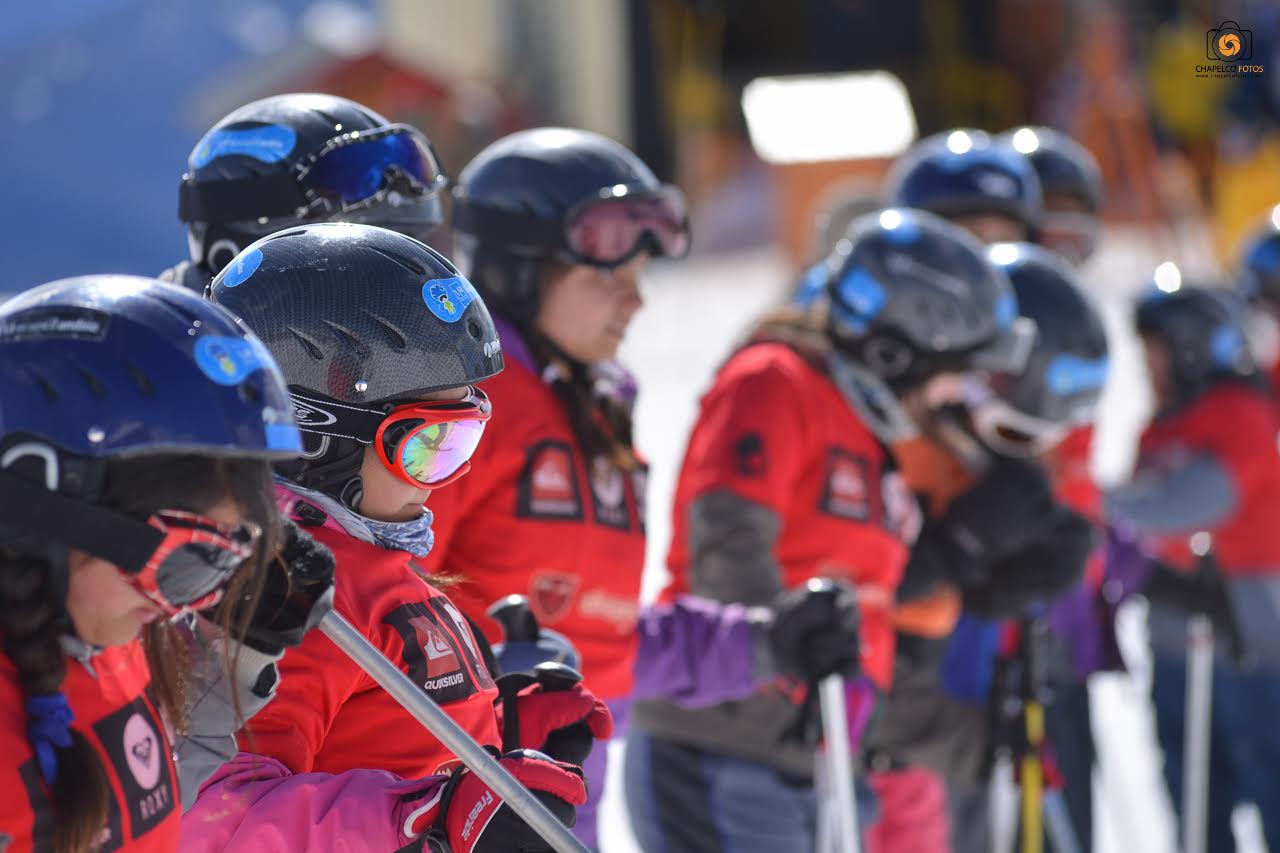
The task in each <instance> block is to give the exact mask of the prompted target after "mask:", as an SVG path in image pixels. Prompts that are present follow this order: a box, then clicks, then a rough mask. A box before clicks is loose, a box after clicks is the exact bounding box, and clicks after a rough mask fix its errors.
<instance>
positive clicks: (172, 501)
mask: <svg viewBox="0 0 1280 853" xmlns="http://www.w3.org/2000/svg"><path fill="white" fill-rule="evenodd" d="M288 405H289V403H288V393H287V391H286V389H285V384H284V379H283V377H282V376H281V375H280V372H279V369H278V368H277V367H276V365H275V363H274V362H273V361H272V359H271V357H270V356H269V355H267V354H266V352H265V351H264V350H263V349H262V346H261V344H260V343H259V342H258V341H257V339H255V338H254V337H253V336H252V335H251V334H249V333H248V332H246V331H245V329H244V327H243V326H242V325H240V324H239V323H238V322H237V321H236V320H235V318H234V317H232V316H231V315H230V314H229V313H227V312H226V311H223V310H222V309H220V308H217V307H216V306H213V305H210V304H208V303H206V302H204V301H202V300H201V299H199V298H198V297H196V296H195V295H193V294H191V293H189V292H187V291H185V290H183V289H181V288H177V287H174V286H172V285H167V284H163V283H161V282H159V281H154V280H151V279H143V278H134V277H130V276H105V275H102V276H87V277H84V278H78V279H68V280H64V281H59V282H54V283H51V284H47V285H44V286H42V287H38V288H35V289H34V290H30V291H27V292H26V293H24V294H20V295H19V296H17V297H15V298H14V299H12V300H10V301H9V302H7V303H5V305H4V306H3V307H0V425H2V427H0V564H3V565H2V566H0V637H3V654H2V655H0V694H2V697H3V698H0V705H3V707H4V708H5V711H6V716H5V719H6V721H7V722H6V725H5V726H4V727H3V728H0V733H2V734H3V737H4V738H6V740H5V744H4V749H3V752H2V754H3V756H4V758H3V764H4V778H5V787H4V794H5V796H4V797H3V805H0V812H2V814H0V827H3V829H4V838H5V842H6V844H11V845H13V849H21V850H31V849H36V850H54V851H58V853H80V851H89V850H97V849H111V850H131V851H132V850H137V851H142V850H156V851H169V850H175V849H177V845H178V831H179V815H180V809H179V792H178V774H177V771H176V768H175V766H174V762H173V760H172V757H171V756H172V753H173V745H172V740H173V732H174V729H175V728H177V729H178V730H183V729H185V724H186V720H187V716H186V714H187V704H186V697H185V692H186V686H187V683H188V675H189V673H187V672H186V671H185V667H186V665H185V656H184V650H185V643H184V642H183V639H182V638H180V637H179V636H178V635H177V634H176V633H175V625H174V624H173V620H174V619H176V618H177V617H179V616H181V615H183V614H187V613H192V612H195V611H203V610H207V609H208V608H211V607H213V606H214V605H216V604H217V603H218V602H219V600H220V599H221V598H222V597H223V596H224V595H226V596H227V597H228V598H229V599H232V600H236V601H243V602H244V603H245V604H246V605H249V606H250V607H251V606H252V605H253V603H254V597H255V595H256V592H255V589H256V588H257V586H258V585H259V583H260V580H259V578H260V577H261V573H260V572H259V569H260V568H262V567H263V565H264V563H265V559H264V557H265V556H266V555H269V554H271V553H273V551H274V548H275V543H276V542H277V540H278V538H279V532H278V528H279V521H278V514H277V512H276V509H275V506H274V502H273V501H272V500H271V482H270V468H269V462H271V461H279V460H283V459H288V458H292V457H294V456H296V455H297V453H298V452H299V451H300V450H301V446H300V440H299V435H298V431H297V428H296V427H295V426H294V423H293V419H292V417H291V416H290V412H289V408H288ZM231 614H232V611H231V610H224V611H223V617H224V618H222V619H221V622H222V627H223V629H224V630H227V631H232V632H233V633H234V631H235V630H236V628H235V626H233V625H232V624H231V619H230V616H231ZM241 627H242V626H241Z"/></svg>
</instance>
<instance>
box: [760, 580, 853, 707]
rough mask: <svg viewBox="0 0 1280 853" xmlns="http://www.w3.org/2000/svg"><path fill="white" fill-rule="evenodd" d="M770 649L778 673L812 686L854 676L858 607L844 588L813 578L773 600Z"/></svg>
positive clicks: (850, 590)
mask: <svg viewBox="0 0 1280 853" xmlns="http://www.w3.org/2000/svg"><path fill="white" fill-rule="evenodd" d="M773 614H774V616H773V624H772V625H771V626H770V627H769V644H770V647H771V648H772V650H773V656H774V661H775V662H776V664H777V666H778V669H779V670H780V671H782V672H785V673H787V674H789V675H795V676H797V677H798V678H800V679H801V680H803V681H805V682H806V683H810V684H816V683H817V682H819V681H821V680H822V679H823V678H826V677H827V676H829V675H837V674H839V675H843V676H845V677H846V678H852V677H854V676H855V675H857V674H858V649H859V646H858V625H859V621H860V620H859V615H858V602H857V598H856V596H855V595H854V592H853V590H852V589H851V588H850V587H849V586H847V585H846V584H843V583H836V582H833V581H830V580H826V579H816V578H815V579H814V580H811V581H809V582H808V583H807V584H805V585H804V586H801V587H796V588H795V589H789V590H787V591H785V592H783V593H782V594H781V595H779V596H778V600H777V602H776V603H775V604H774V607H773Z"/></svg>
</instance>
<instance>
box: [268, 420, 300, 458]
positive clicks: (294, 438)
mask: <svg viewBox="0 0 1280 853" xmlns="http://www.w3.org/2000/svg"><path fill="white" fill-rule="evenodd" d="M265 427H266V435H267V449H268V450H286V451H293V452H295V453H301V452H302V433H300V432H298V428H297V427H296V426H294V425H293V424H266V425H265Z"/></svg>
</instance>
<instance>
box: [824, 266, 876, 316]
mask: <svg viewBox="0 0 1280 853" xmlns="http://www.w3.org/2000/svg"><path fill="white" fill-rule="evenodd" d="M836 292H837V293H838V294H839V296H840V300H841V301H842V302H843V303H844V304H845V305H847V306H848V307H849V308H851V309H853V311H854V312H855V313H856V314H858V316H860V317H862V318H864V319H867V320H869V319H871V318H872V317H874V316H876V315H877V314H879V313H880V309H881V308H883V307H884V304H885V302H887V301H888V299H889V297H888V296H887V295H886V294H885V292H884V286H883V285H881V284H880V282H878V281H876V278H875V276H873V275H872V274H871V273H869V272H867V271H866V270H865V269H863V268H861V267H859V268H857V269H855V270H854V271H853V272H851V273H849V274H848V275H847V276H845V277H844V278H843V279H842V280H841V282H840V284H839V286H838V287H837V288H836Z"/></svg>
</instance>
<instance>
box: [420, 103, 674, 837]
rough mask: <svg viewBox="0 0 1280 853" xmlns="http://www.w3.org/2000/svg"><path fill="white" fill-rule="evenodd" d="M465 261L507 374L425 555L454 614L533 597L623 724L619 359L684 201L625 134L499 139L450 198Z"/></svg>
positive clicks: (631, 596)
mask: <svg viewBox="0 0 1280 853" xmlns="http://www.w3.org/2000/svg"><path fill="white" fill-rule="evenodd" d="M454 218H455V222H454V226H455V235H454V236H455V241H456V242H455V245H456V250H457V253H458V256H459V263H460V266H461V269H463V270H464V271H465V272H466V274H467V275H468V277H469V278H470V279H471V280H472V281H473V282H474V283H475V286H476V288H477V290H478V291H479V292H480V294H481V295H482V296H483V298H484V300H485V303H486V304H487V305H489V306H490V308H491V309H492V311H493V313H494V323H495V326H496V329H497V332H498V335H499V337H500V339H501V343H502V348H503V351H504V353H505V356H506V364H507V367H506V370H504V371H503V373H501V374H500V375H498V376H496V377H494V379H493V380H491V381H490V382H489V383H488V384H487V385H486V391H487V392H488V393H489V395H490V396H491V398H492V399H493V401H494V406H495V407H496V408H497V410H498V411H499V412H501V413H502V414H500V415H499V416H497V417H495V418H494V419H493V421H492V422H491V423H490V424H489V427H488V434H487V436H486V439H485V441H484V443H483V444H482V445H481V446H480V447H479V448H478V450H477V453H476V456H475V459H474V462H475V467H474V470H473V471H472V474H471V475H470V476H469V477H467V478H466V479H465V480H463V481H460V482H459V483H456V484H454V486H452V487H451V488H450V489H448V490H447V491H445V492H443V493H441V494H440V495H439V497H438V499H433V504H432V508H433V510H434V512H435V517H436V523H435V535H436V544H435V547H434V548H433V549H432V551H431V553H430V554H429V555H427V556H426V557H425V558H424V559H423V560H422V565H423V566H424V567H425V568H426V569H427V570H428V571H430V572H431V573H433V574H439V575H441V576H442V577H449V578H456V579H457V581H458V582H457V584H456V586H454V587H453V588H452V589H451V593H452V594H453V596H454V598H455V600H456V601H457V602H458V605H459V607H461V608H462V610H463V612H465V613H466V614H467V615H468V616H469V617H471V618H472V619H473V620H475V622H476V623H477V624H479V625H480V626H481V628H482V629H483V630H484V632H485V633H486V634H487V636H488V637H489V638H490V639H492V640H494V641H497V640H499V639H500V638H501V634H500V632H499V627H498V624H497V623H496V622H494V621H493V620H492V619H490V618H489V617H488V616H487V615H486V609H487V608H488V607H489V605H490V604H492V603H493V602H494V601H496V600H497V599H499V598H502V597H503V596H505V595H508V594H510V593H516V592H518V593H521V594H523V595H525V596H527V597H528V599H529V602H530V604H531V606H532V609H533V613H534V615H535V616H536V617H537V619H538V620H539V622H540V624H542V625H543V626H546V627H549V628H553V629H554V630H556V631H559V632H561V633H562V634H564V635H565V636H566V637H567V638H568V639H569V641H570V642H572V643H573V644H574V646H576V647H577V649H578V651H579V652H580V653H581V657H582V669H583V673H582V674H583V676H584V677H585V680H586V683H587V684H588V685H590V687H591V689H592V690H593V691H594V692H595V694H596V695H598V696H599V697H600V698H601V699H603V700H604V701H605V702H607V703H608V704H609V706H610V708H611V709H612V710H613V713H614V716H615V719H616V721H617V722H618V724H619V725H620V726H625V721H626V718H627V707H628V704H629V697H630V696H631V693H632V689H633V668H634V665H635V650H636V625H637V617H638V614H639V610H640V580H641V575H642V573H643V568H644V548H645V534H644V506H645V504H644V499H645V479H646V467H645V464H644V461H643V460H642V459H641V458H640V456H639V454H638V453H637V451H636V448H635V444H634V441H633V437H632V420H631V412H632V406H633V404H634V401H635V395H636V388H635V384H634V381H633V380H632V378H631V376H630V374H629V373H627V371H626V370H625V369H624V368H623V367H622V366H621V365H620V364H619V363H618V362H617V361H616V356H617V352H618V347H619V345H620V344H621V342H622V339H623V336H624V335H625V334H626V331H627V328H628V326H629V325H630V323H631V320H632V318H633V317H634V316H635V313H636V311H638V310H639V309H640V307H641V305H642V304H643V303H642V298H641V293H640V286H639V284H640V281H639V280H640V276H641V274H642V272H643V270H644V268H645V267H646V266H647V265H648V264H649V262H650V260H651V259H653V258H655V257H667V258H680V257H683V256H684V254H685V253H686V252H687V251H688V249H689V223H688V215H687V213H686V210H685V201H684V197H683V195H682V194H681V193H680V191H679V190H678V189H676V188H675V187H672V186H669V185H666V184H662V183H660V182H659V181H658V180H657V178H655V177H654V175H653V173H652V172H651V171H650V170H649V168H648V167H647V166H646V165H645V164H644V163H643V162H641V161H640V159H639V158H637V157H636V156H635V155H634V154H633V153H631V152H630V151H629V150H627V149H626V148H625V147H624V146H622V145H620V144H619V143H617V142H615V141H613V140H611V139H608V138H606V137H604V136H600V135H598V134H595V133H590V132H587V131H582V130H571V129H566V128H551V127H548V128H537V129H533V130H526V131H521V132H519V133H515V134H512V135H510V136H507V137H504V138H502V139H499V140H498V141H497V142H494V143H493V144H491V145H489V146H488V147H487V148H485V149H484V150H483V151H481V152H480V153H479V154H478V155H477V156H476V157H475V159H473V160H472V161H471V163H469V164H468V165H467V166H466V168H464V169H463V170H462V172H461V174H460V176H459V179H458V184H457V187H456V188H455V191H454ZM606 761H607V751H606V749H605V747H604V745H603V744H601V745H598V746H597V747H596V748H595V749H594V750H593V751H592V752H591V755H590V757H589V758H588V759H587V761H586V772H587V779H588V789H589V793H590V800H589V802H588V803H587V805H586V806H585V807H584V808H583V809H582V811H581V813H580V814H579V819H578V825H577V827H576V828H575V831H576V832H577V834H578V836H579V837H580V838H581V839H582V840H583V842H584V843H585V844H587V845H590V846H594V845H595V844H596V840H597V839H596V809H597V807H598V804H599V802H600V798H601V797H602V795H603V793H604V781H605V772H606Z"/></svg>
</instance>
